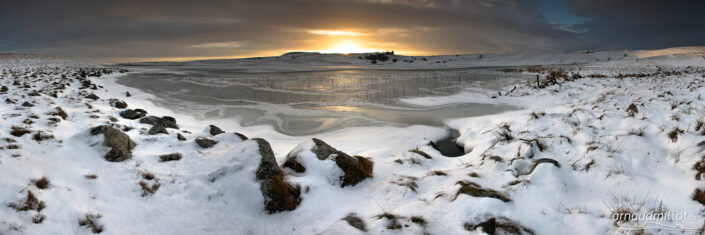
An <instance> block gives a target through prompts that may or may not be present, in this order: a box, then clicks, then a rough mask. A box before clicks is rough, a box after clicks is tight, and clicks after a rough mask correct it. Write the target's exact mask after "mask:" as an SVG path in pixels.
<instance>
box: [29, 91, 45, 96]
mask: <svg viewBox="0 0 705 235" xmlns="http://www.w3.org/2000/svg"><path fill="white" fill-rule="evenodd" d="M27 95H28V96H41V95H42V94H39V92H38V91H31V92H29V93H27Z"/></svg>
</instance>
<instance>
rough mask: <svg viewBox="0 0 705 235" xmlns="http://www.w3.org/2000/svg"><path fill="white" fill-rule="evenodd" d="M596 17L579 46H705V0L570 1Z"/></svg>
mask: <svg viewBox="0 0 705 235" xmlns="http://www.w3.org/2000/svg"><path fill="white" fill-rule="evenodd" d="M566 6H567V7H568V8H569V9H571V10H572V11H573V12H574V13H575V14H577V15H580V16H588V17H591V18H592V19H593V20H592V21H591V22H589V23H587V24H585V25H583V26H582V27H584V28H587V29H588V31H587V32H586V33H584V34H583V35H581V38H580V40H578V41H579V43H576V44H577V45H580V46H584V47H594V48H601V49H625V48H626V49H629V48H638V49H658V48H665V47H673V46H702V45H705V14H703V12H705V2H703V1H702V0H682V1H673V0H670V1H669V0H621V1H611V0H567V2H566Z"/></svg>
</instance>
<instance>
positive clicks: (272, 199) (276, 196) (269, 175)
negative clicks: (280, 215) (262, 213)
mask: <svg viewBox="0 0 705 235" xmlns="http://www.w3.org/2000/svg"><path fill="white" fill-rule="evenodd" d="M252 140H254V141H256V142H257V146H258V148H259V153H260V156H261V159H260V163H259V166H258V167H257V171H256V173H255V176H256V179H257V181H259V183H260V191H261V192H262V196H263V197H264V208H265V210H266V211H267V213H270V214H271V213H276V212H279V211H290V210H294V209H296V207H297V206H298V205H299V203H301V198H300V195H301V187H299V186H296V187H294V186H291V185H290V184H289V183H288V182H286V181H284V172H283V171H282V170H281V169H280V168H279V165H278V164H277V160H276V158H275V157H274V153H273V152H272V147H271V146H270V145H269V143H268V142H267V141H266V140H264V139H260V138H255V139H252Z"/></svg>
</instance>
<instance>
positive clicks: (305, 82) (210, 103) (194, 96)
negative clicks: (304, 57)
mask: <svg viewBox="0 0 705 235" xmlns="http://www.w3.org/2000/svg"><path fill="white" fill-rule="evenodd" d="M128 69H130V70H134V71H137V72H136V73H130V74H128V75H126V76H124V77H122V78H120V79H119V81H118V83H120V84H122V85H126V86H129V87H134V88H138V89H140V90H143V91H145V92H147V93H150V94H153V95H155V96H157V97H158V99H157V100H154V102H155V103H156V104H157V105H160V106H163V107H166V108H169V109H171V110H174V111H176V112H179V113H184V114H188V115H193V116H195V117H197V118H199V119H204V120H207V119H232V120H233V121H234V122H239V123H240V124H241V125H244V126H251V125H262V124H265V125H271V126H273V127H274V128H275V129H276V130H277V131H279V132H281V133H284V134H288V135H309V134H315V133H320V132H326V131H331V130H336V129H340V128H345V127H352V126H374V125H401V126H403V125H433V126H442V125H443V121H444V120H446V119H451V118H460V117H469V116H478V115H487V114H494V113H499V112H503V111H507V110H512V109H513V108H512V107H511V106H508V105H494V104H476V103H464V104H453V105H443V106H416V105H410V104H406V103H403V102H400V101H399V99H400V98H411V97H427V96H445V95H452V94H455V93H458V92H461V91H467V90H469V89H484V90H493V89H500V88H502V87H504V86H506V85H508V84H511V83H515V82H517V81H520V80H522V79H526V75H522V74H520V73H516V72H507V71H503V70H501V69H500V68H473V69H443V70H370V69H355V68H342V69H341V68H331V69H327V68H323V67H319V68H314V69H313V70H308V71H282V70H279V69H257V70H247V69H224V68H222V67H209V66H143V67H140V66H130V67H128Z"/></svg>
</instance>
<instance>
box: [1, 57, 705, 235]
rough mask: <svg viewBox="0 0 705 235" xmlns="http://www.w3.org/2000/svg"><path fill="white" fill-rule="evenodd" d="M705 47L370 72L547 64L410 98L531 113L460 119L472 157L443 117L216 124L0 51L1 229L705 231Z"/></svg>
mask: <svg viewBox="0 0 705 235" xmlns="http://www.w3.org/2000/svg"><path fill="white" fill-rule="evenodd" d="M704 51H705V50H703V49H702V48H676V49H668V50H658V51H634V52H625V51H618V52H575V53H536V54H503V55H483V56H478V55H459V56H455V55H451V56H440V57H429V58H428V59H427V60H426V61H424V62H425V63H422V62H421V61H423V60H420V61H419V60H417V62H413V63H407V65H403V64H400V62H397V63H394V62H391V61H386V62H380V63H378V64H375V65H374V66H379V67H384V66H389V67H396V68H419V67H424V68H429V67H432V66H446V67H463V66H524V67H522V68H523V71H524V72H523V73H525V74H531V75H535V74H539V76H540V78H541V79H540V81H539V84H536V83H534V82H524V83H519V84H514V85H510V86H508V87H506V88H505V89H502V90H503V91H502V92H501V94H500V95H496V94H494V93H492V94H482V93H476V92H474V93H460V94H455V95H446V96H430V97H422V98H412V99H404V100H401V102H406V103H409V104H413V105H421V106H423V105H428V106H432V105H443V104H457V103H480V102H487V103H504V104H512V105H515V106H518V107H520V108H521V110H518V111H510V112H505V113H500V114H495V115H488V116H479V117H467V118H459V119H453V120H448V121H446V123H445V124H446V125H447V126H448V127H450V128H452V129H454V130H457V132H458V134H459V136H458V137H457V139H454V140H453V141H454V142H455V144H457V145H458V148H460V150H461V151H462V152H463V153H464V154H462V156H459V157H446V156H444V155H443V154H444V153H446V152H447V150H446V148H445V147H438V146H439V145H442V144H441V143H443V142H445V141H443V140H444V139H446V138H447V137H448V136H449V135H451V133H449V130H447V129H445V128H439V127H430V126H421V125H412V126H406V127H395V126H374V127H353V128H344V129H339V130H335V131H331V132H325V133H321V134H317V135H315V136H306V137H301V136H288V135H284V134H280V133H279V132H277V131H276V130H275V129H274V128H273V127H271V126H267V125H254V126H240V125H238V124H237V123H233V122H230V121H228V120H209V121H208V123H204V122H203V121H201V120H199V119H197V118H195V117H193V116H189V115H180V114H178V113H175V112H173V111H171V110H168V109H165V108H163V107H159V106H157V105H155V104H154V103H152V101H151V100H154V99H156V97H155V96H154V95H151V94H147V93H144V92H141V91H139V90H137V89H134V88H129V87H125V86H122V85H120V84H118V83H117V81H118V78H119V77H120V76H124V75H125V74H124V73H122V72H125V71H119V70H117V69H111V68H105V67H102V66H98V65H92V64H87V63H82V62H76V61H72V60H69V59H62V58H55V57H48V56H37V55H18V54H9V55H0V73H1V74H0V78H1V79H0V86H1V87H0V102H2V104H1V105H0V115H2V116H1V117H2V122H0V138H1V139H0V148H1V149H0V178H1V179H2V180H0V204H1V205H0V234H90V233H103V234H482V233H483V232H484V233H490V234H492V233H495V234H570V233H573V234H611V233H617V234H645V233H646V234H671V233H676V234H696V233H701V232H702V230H703V221H705V220H703V217H702V216H703V204H705V187H704V186H703V183H702V182H701V179H702V178H701V174H702V173H705V159H704V158H703V150H705V124H704V123H705V108H704V107H705V101H703V100H702V97H701V96H702V94H704V93H705V88H703V85H705V77H704V76H705V58H704V57H703V56H704V54H703V52H704ZM305 56H311V58H308V60H309V61H314V62H315V63H305V62H301V63H305V66H328V65H330V64H331V63H332V62H330V60H334V62H335V63H338V64H342V65H345V66H347V65H350V64H352V65H355V66H373V65H369V64H370V62H369V61H365V60H361V59H359V58H355V57H350V58H348V57H345V56H337V55H318V56H316V55H305ZM305 56H304V57H305ZM329 57H334V58H333V59H328V58H329ZM346 58H347V59H346ZM454 58H457V59H455V60H454V61H453V62H448V60H450V59H454ZM298 59H303V58H301V56H299V58H297V60H298ZM403 59H407V60H408V58H400V61H403ZM260 60H276V59H274V58H264V59H260ZM442 60H446V61H447V62H445V63H443V62H439V63H436V62H435V61H442ZM320 61H323V62H320ZM217 62H218V63H226V64H228V63H229V64H233V66H235V67H237V66H242V67H247V66H256V65H257V64H258V62H256V60H255V59H245V60H236V61H217ZM191 63H204V62H191ZM209 63H213V61H211V62H209ZM287 63H288V64H290V66H296V65H297V63H299V62H287ZM576 63H577V64H576ZM259 64H261V63H259ZM271 64H272V63H268V65H267V66H269V65H271ZM410 64H413V65H410ZM443 64H445V65H443ZM276 65H277V66H282V65H283V64H276ZM528 65H544V66H541V67H536V66H528ZM267 66H263V67H267ZM335 66H339V65H335ZM266 69H269V68H266ZM493 96H494V98H492V97H493ZM138 109H141V110H138ZM211 124H212V125H215V126H210V125H211ZM216 126H217V127H216ZM221 129H222V131H221ZM312 137H315V138H316V139H313V138H312ZM430 142H438V144H436V143H433V144H431V143H430ZM438 149H441V150H444V151H443V153H442V152H441V151H439V150H438ZM684 213H685V214H684ZM625 215H629V216H625ZM631 215H635V216H634V217H632V216H631ZM646 215H651V216H652V217H650V218H647V216H646ZM654 215H656V216H654ZM659 215H660V216H659Z"/></svg>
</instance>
